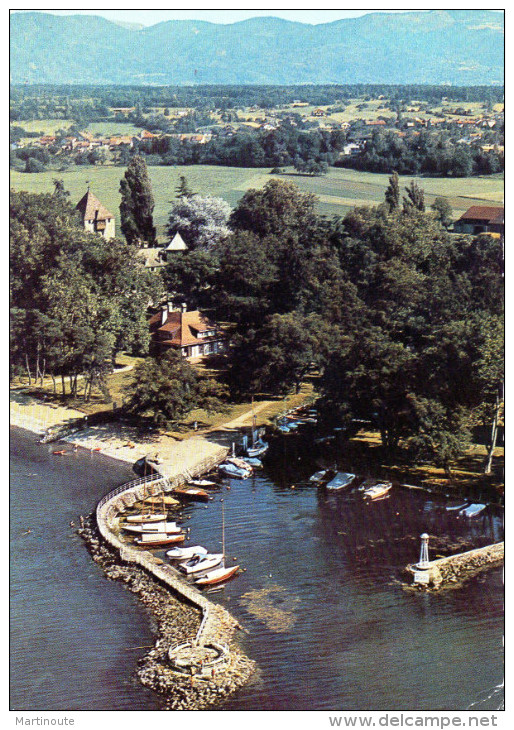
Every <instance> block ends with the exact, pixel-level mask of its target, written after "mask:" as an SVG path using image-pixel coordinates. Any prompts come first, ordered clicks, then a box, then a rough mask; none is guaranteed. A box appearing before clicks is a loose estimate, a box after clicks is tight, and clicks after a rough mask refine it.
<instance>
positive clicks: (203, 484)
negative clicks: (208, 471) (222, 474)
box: [187, 479, 218, 489]
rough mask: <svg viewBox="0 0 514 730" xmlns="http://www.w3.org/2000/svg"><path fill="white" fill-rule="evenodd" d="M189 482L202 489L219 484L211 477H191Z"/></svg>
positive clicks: (191, 485) (192, 485)
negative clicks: (211, 479)
mask: <svg viewBox="0 0 514 730" xmlns="http://www.w3.org/2000/svg"><path fill="white" fill-rule="evenodd" d="M187 484H188V486H190V487H201V488H202V489H204V488H208V487H217V486H218V483H217V482H211V481H210V480H209V479H190V480H189V481H188V483H187Z"/></svg>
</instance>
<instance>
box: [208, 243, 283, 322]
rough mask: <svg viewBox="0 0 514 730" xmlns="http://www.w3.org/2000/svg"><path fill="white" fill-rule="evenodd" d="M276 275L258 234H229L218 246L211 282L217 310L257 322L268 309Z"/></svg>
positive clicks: (233, 319)
mask: <svg viewBox="0 0 514 730" xmlns="http://www.w3.org/2000/svg"><path fill="white" fill-rule="evenodd" d="M277 275H278V272H277V267H276V266H275V264H274V263H273V261H272V260H271V258H270V256H269V255H268V251H267V248H266V245H264V244H263V242H262V240H261V239H260V238H259V237H258V236H256V235H255V234H254V233H250V232H249V231H238V232H236V233H234V234H233V235H231V236H229V237H228V238H227V240H226V241H225V242H224V243H223V245H222V246H221V248H220V252H219V266H218V267H217V275H216V278H215V281H214V282H213V284H214V289H215V292H216V296H215V301H216V305H217V310H218V313H219V314H221V315H222V316H225V317H226V318H227V319H229V320H231V321H235V322H238V323H244V326H248V325H250V324H252V323H254V324H260V323H261V322H262V320H263V319H264V317H265V316H266V314H268V313H269V310H270V306H271V301H272V297H273V293H274V288H275V286H276V284H277Z"/></svg>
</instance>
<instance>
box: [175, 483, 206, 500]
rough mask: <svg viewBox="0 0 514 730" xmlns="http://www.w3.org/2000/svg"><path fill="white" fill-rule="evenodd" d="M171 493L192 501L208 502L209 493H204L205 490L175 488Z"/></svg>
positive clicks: (198, 488)
mask: <svg viewBox="0 0 514 730" xmlns="http://www.w3.org/2000/svg"><path fill="white" fill-rule="evenodd" d="M173 491H174V493H175V494H178V495H179V496H180V497H186V498H187V499H194V500H197V501H199V502H208V501H209V499H210V497H209V493H208V492H206V491H205V489H201V488H200V487H175V489H174V490H173Z"/></svg>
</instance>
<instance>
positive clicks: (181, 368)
mask: <svg viewBox="0 0 514 730" xmlns="http://www.w3.org/2000/svg"><path fill="white" fill-rule="evenodd" d="M126 395H127V401H126V404H125V408H126V410H127V412H129V413H134V414H137V415H140V416H145V415H148V416H149V417H150V418H151V420H152V422H153V423H154V424H155V425H156V426H160V427H166V426H170V425H171V424H173V423H176V422H177V421H179V420H180V419H181V418H184V416H186V415H187V414H188V413H190V412H191V411H192V410H193V409H194V408H203V409H204V410H206V411H208V412H211V411H220V410H221V411H222V410H223V408H224V405H223V399H224V397H225V395H226V393H225V389H224V387H223V386H222V385H220V383H218V382H217V381H215V380H213V379H212V378H207V377H205V376H200V375H199V374H198V372H197V371H196V370H195V369H194V368H193V367H191V365H190V364H189V363H188V362H187V361H186V360H184V358H183V357H182V355H181V353H180V352H179V351H175V350H170V351H169V352H168V353H166V354H165V355H163V356H162V357H159V358H153V357H149V358H147V359H146V360H145V361H144V362H143V363H141V364H140V365H138V366H137V367H136V369H135V371H134V379H133V381H132V383H131V384H130V385H129V386H127V388H126Z"/></svg>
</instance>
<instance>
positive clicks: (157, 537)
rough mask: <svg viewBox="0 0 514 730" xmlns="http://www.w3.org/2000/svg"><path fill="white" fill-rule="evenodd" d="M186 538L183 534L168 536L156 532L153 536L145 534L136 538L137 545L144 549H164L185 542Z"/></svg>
mask: <svg viewBox="0 0 514 730" xmlns="http://www.w3.org/2000/svg"><path fill="white" fill-rule="evenodd" d="M185 539H186V536H185V535H184V533H183V532H181V533H180V535H167V534H166V533H165V532H156V533H153V534H148V533H146V534H144V535H141V537H136V539H135V543H136V545H141V546H144V547H164V546H165V545H173V544H174V543H178V542H184V540H185Z"/></svg>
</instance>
